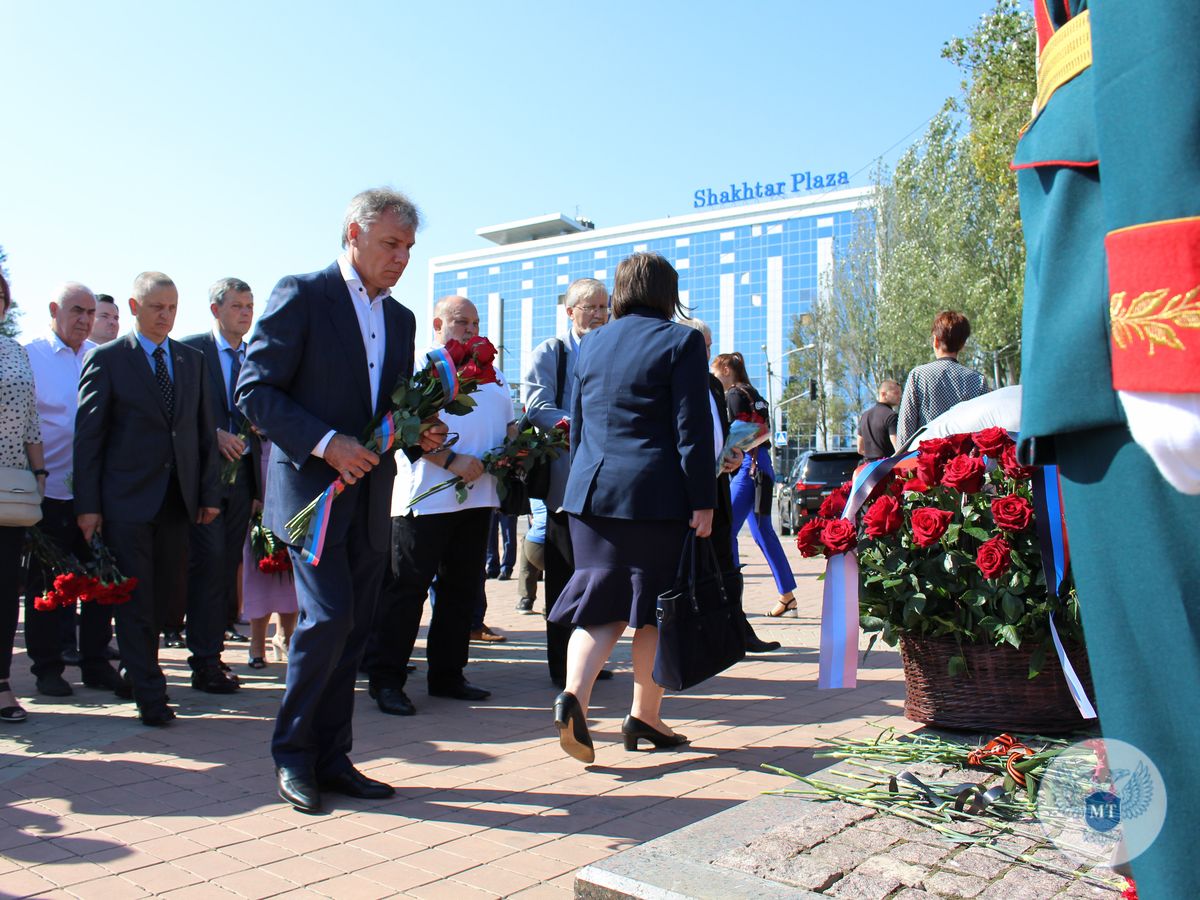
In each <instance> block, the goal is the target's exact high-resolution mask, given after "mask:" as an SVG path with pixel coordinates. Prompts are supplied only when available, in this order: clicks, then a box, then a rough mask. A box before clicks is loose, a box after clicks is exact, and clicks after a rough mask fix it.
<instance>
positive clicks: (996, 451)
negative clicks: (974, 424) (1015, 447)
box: [974, 427, 1013, 459]
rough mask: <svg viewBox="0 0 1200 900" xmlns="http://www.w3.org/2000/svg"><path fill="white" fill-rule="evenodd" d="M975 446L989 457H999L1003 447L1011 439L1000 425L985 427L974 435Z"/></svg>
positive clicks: (1008, 444)
mask: <svg viewBox="0 0 1200 900" xmlns="http://www.w3.org/2000/svg"><path fill="white" fill-rule="evenodd" d="M974 438H975V446H976V447H978V448H979V452H980V453H982V454H983V455H984V456H986V457H988V458H989V459H999V458H1000V454H1001V453H1002V452H1004V448H1005V447H1008V446H1010V445H1011V444H1012V442H1013V440H1012V438H1010V437H1009V436H1008V432H1007V431H1005V430H1004V429H1003V428H1000V427H992V428H985V429H983V431H977V432H975V435H974Z"/></svg>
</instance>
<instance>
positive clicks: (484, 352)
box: [467, 337, 496, 366]
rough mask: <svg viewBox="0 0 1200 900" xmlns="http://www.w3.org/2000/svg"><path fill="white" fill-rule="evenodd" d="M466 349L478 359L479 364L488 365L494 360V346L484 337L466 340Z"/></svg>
mask: <svg viewBox="0 0 1200 900" xmlns="http://www.w3.org/2000/svg"><path fill="white" fill-rule="evenodd" d="M467 350H468V351H469V352H470V354H471V355H472V356H474V357H475V358H476V359H477V360H479V365H480V366H490V365H491V364H492V363H494V362H495V361H496V348H495V347H494V346H492V342H491V341H489V340H488V339H487V338H485V337H473V338H471V339H470V340H469V341H467Z"/></svg>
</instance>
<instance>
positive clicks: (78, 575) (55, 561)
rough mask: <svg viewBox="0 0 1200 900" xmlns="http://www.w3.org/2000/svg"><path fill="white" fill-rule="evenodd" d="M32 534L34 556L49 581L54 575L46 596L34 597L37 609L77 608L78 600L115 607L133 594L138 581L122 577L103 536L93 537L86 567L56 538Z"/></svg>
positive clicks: (31, 529) (33, 530)
mask: <svg viewBox="0 0 1200 900" xmlns="http://www.w3.org/2000/svg"><path fill="white" fill-rule="evenodd" d="M29 534H30V536H31V538H32V540H33V554H34V557H35V558H36V559H37V561H38V562H39V563H40V564H41V565H42V567H43V569H44V571H45V572H46V573H47V580H48V581H49V580H50V578H49V576H51V575H52V576H53V581H51V583H50V585H49V586H48V587H47V588H46V591H45V593H43V594H42V595H41V596H39V597H35V598H34V601H33V607H34V609H37V610H43V611H45V610H51V609H58V608H60V607H67V606H69V607H74V605H75V603H76V602H77V601H78V602H84V603H88V602H91V603H99V604H100V605H101V606H115V605H117V604H119V603H125V602H126V601H127V600H129V598H130V597H131V596H132V595H133V590H134V588H136V587H137V579H136V578H126V577H125V576H124V575H122V574H121V571H120V569H118V568H117V562H116V560H115V559H114V558H113V555H112V551H110V550H109V549H108V547H107V546H106V545H105V544H104V542H103V541H102V540H101V539H100V535H99V534H96V535H93V537H92V540H91V544H90V545H89V546H90V549H91V551H92V559H91V560H90V561H89V562H88V563H86V564H84V563H81V562H80V561H79V559H78V558H77V557H76V556H75V555H74V554H72V553H68V552H67V551H65V550H63V549H62V547H60V546H59V545H58V543H57V542H56V541H55V540H54V539H53V538H50V537H48V536H47V535H46V534H44V533H43V532H42V531H40V530H39V529H37V528H30V529H29Z"/></svg>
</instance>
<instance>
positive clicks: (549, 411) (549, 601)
mask: <svg viewBox="0 0 1200 900" xmlns="http://www.w3.org/2000/svg"><path fill="white" fill-rule="evenodd" d="M564 306H565V307H566V313H567V318H568V319H570V321H571V328H570V330H569V331H568V332H567V336H566V338H565V339H563V338H558V337H552V338H549V339H547V340H545V341H543V342H542V343H540V344H538V346H537V347H536V348H534V351H533V356H532V359H531V360H530V363H529V369H528V371H526V372H525V375H524V377H523V379H522V381H523V382H524V384H523V386H522V388H521V391H522V397H521V399H522V401H524V403H525V410H526V415H528V417H529V419H530V421H531V422H533V424H534V425H536V426H537V427H538V428H544V429H548V428H553V427H554V426H555V425H556V424H557V423H558V422H559V420H561V419H567V420H568V421H570V418H571V413H570V412H569V410H570V409H571V391H572V387H573V384H574V376H575V352H576V351H577V350H578V349H579V342H580V340H582V338H583V336H584V335H586V334H587V333H588V332H589V331H594V330H595V329H597V328H600V327H601V326H602V325H605V324H607V322H608V291H607V290H606V289H605V287H604V283H603V282H601V281H597V280H596V279H594V278H580V279H578V280H577V281H574V282H572V283H571V286H570V287H569V288H567V296H566V299H565V300H564ZM570 471H571V461H570V459H569V458H568V456H567V454H565V453H564V454H563V455H562V456H560V457H559V458H558V459H556V460H555V461H554V463H553V464H552V465H551V469H550V493H549V495H548V496H547V497H546V510H547V515H546V570H545V571H546V612H547V613H549V612H550V608H551V607H553V606H554V601H555V600H557V599H558V595H559V594H560V593H561V592H562V589H563V585H565V584H566V583H567V580H568V579H569V578H570V577H571V573H572V572H574V571H575V560H574V555H573V554H572V552H571V533H570V531H569V530H568V527H567V514H566V513H565V512H563V511H562V503H563V492H564V491H565V490H566V486H567V476H568V475H569V474H570ZM570 637H571V629H570V628H568V627H566V626H564V625H555V624H554V623H553V622H551V621H550V620H549V619H547V620H546V662H547V663H548V664H549V666H550V679H551V680H552V681H553V682H554V683H555V684H556V685H557V686H558V687H560V688H561V687H562V686H563V685H564V684H565V683H566V678H567V641H568V640H569V639H570ZM600 677H601V678H611V677H612V673H611V672H608V671H607V670H605V671H602V672H601V673H600Z"/></svg>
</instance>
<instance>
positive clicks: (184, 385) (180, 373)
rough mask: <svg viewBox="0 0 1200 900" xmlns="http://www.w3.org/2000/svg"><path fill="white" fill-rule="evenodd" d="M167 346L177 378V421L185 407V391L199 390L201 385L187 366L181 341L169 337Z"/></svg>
mask: <svg viewBox="0 0 1200 900" xmlns="http://www.w3.org/2000/svg"><path fill="white" fill-rule="evenodd" d="M167 348H168V352H169V353H170V354H171V359H172V361H173V368H174V369H175V378H174V380H173V384H174V386H175V421H176V422H178V421H179V416H180V414H181V412H182V411H183V408H184V403H185V400H184V393H185V392H191V391H193V390H198V389H199V387H200V386H199V385H198V384H196V379H195V378H194V377H193V375H192V372H191V371H190V370H189V369H188V367H187V360H186V359H185V354H184V352H183V350H181V349H180V346H179V343H178V342H176V341H173V340H171V339H170V338H167ZM193 408H194V407H193Z"/></svg>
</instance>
